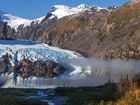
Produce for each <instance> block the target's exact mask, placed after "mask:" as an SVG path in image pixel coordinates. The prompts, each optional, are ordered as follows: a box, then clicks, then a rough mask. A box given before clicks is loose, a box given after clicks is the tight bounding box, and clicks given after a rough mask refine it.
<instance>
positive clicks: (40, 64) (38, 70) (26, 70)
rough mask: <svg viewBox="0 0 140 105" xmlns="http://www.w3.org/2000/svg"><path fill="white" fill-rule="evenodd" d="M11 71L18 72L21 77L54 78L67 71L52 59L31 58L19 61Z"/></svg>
mask: <svg viewBox="0 0 140 105" xmlns="http://www.w3.org/2000/svg"><path fill="white" fill-rule="evenodd" d="M10 70H11V72H16V73H18V75H20V76H21V77H30V76H37V77H46V78H53V77H56V76H59V75H61V74H62V73H64V72H65V68H64V67H63V66H61V65H60V64H58V63H55V62H52V61H36V62H31V61H29V60H21V61H18V65H16V66H13V67H11V68H10Z"/></svg>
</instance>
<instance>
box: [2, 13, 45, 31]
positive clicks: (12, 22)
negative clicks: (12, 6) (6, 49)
mask: <svg viewBox="0 0 140 105" xmlns="http://www.w3.org/2000/svg"><path fill="white" fill-rule="evenodd" d="M43 18H44V16H43V17H40V18H38V19H34V20H29V19H24V18H20V17H18V16H14V15H11V14H8V13H5V12H2V11H0V20H1V21H3V22H6V23H7V24H8V25H9V26H10V27H11V28H14V29H15V30H17V28H18V26H19V25H23V26H24V27H26V26H30V24H31V22H33V21H34V22H40V21H41V20H42V19H43Z"/></svg>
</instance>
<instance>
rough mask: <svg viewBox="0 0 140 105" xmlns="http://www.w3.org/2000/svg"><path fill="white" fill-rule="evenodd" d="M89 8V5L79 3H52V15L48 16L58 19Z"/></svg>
mask: <svg viewBox="0 0 140 105" xmlns="http://www.w3.org/2000/svg"><path fill="white" fill-rule="evenodd" d="M88 9H90V8H89V6H87V5H85V4H81V5H79V6H77V7H69V6H65V5H54V6H53V7H52V9H51V14H52V16H51V17H50V19H51V18H53V17H55V16H56V17H57V18H58V19H60V18H62V17H65V16H70V15H73V14H76V13H78V12H81V11H85V10H88Z"/></svg>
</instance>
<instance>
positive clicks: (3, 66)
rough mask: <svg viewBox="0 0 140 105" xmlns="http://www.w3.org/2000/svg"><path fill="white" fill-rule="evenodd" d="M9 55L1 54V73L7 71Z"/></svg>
mask: <svg viewBox="0 0 140 105" xmlns="http://www.w3.org/2000/svg"><path fill="white" fill-rule="evenodd" d="M8 65H9V56H8V54H6V55H4V56H2V58H1V59H0V74H2V73H6V72H8V71H9V67H8Z"/></svg>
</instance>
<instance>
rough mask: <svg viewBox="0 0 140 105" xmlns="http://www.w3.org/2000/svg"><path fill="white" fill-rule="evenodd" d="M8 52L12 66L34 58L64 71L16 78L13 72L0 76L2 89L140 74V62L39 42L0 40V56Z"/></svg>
mask: <svg viewBox="0 0 140 105" xmlns="http://www.w3.org/2000/svg"><path fill="white" fill-rule="evenodd" d="M5 54H8V55H11V58H12V59H10V64H11V66H14V65H16V64H17V61H18V60H22V59H29V60H31V61H32V62H34V61H45V60H51V61H54V62H57V63H59V64H61V65H62V66H64V67H65V68H66V72H64V73H63V74H62V75H60V76H58V77H55V78H49V79H46V78H39V77H29V78H21V77H19V76H18V77H17V81H16V84H15V83H14V81H13V78H14V74H13V73H9V72H8V73H5V74H2V75H1V76H0V83H4V85H3V86H2V87H3V88H8V87H14V88H54V87H58V86H73V87H77V86H98V85H103V84H105V83H107V82H108V81H110V82H113V83H116V82H118V79H119V78H120V77H121V76H123V77H124V78H125V77H126V76H127V75H129V74H130V73H131V72H132V73H133V76H134V77H136V78H139V77H140V61H125V60H111V61H105V60H100V59H95V58H84V57H82V56H81V55H80V54H78V53H77V52H74V51H69V50H63V49H60V48H57V47H54V46H49V45H48V44H45V43H42V42H34V41H29V40H0V57H2V56H3V55H5Z"/></svg>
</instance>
